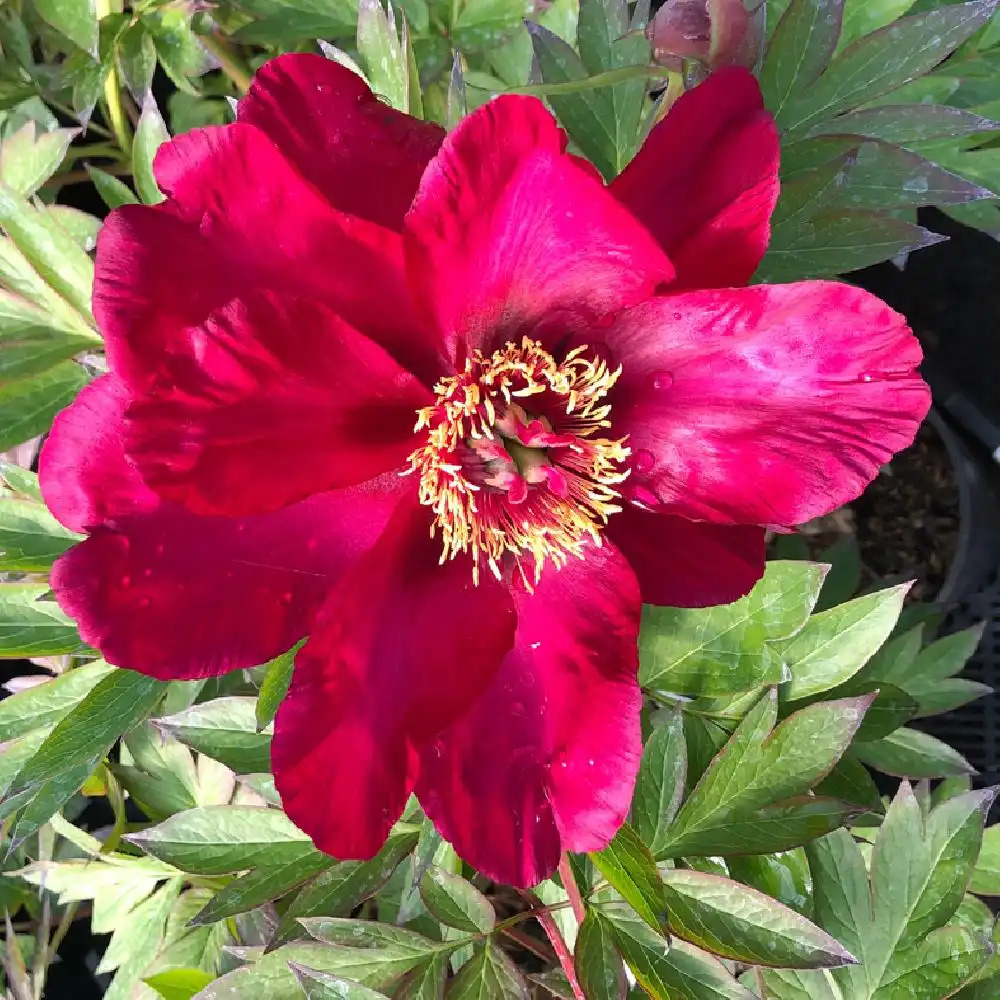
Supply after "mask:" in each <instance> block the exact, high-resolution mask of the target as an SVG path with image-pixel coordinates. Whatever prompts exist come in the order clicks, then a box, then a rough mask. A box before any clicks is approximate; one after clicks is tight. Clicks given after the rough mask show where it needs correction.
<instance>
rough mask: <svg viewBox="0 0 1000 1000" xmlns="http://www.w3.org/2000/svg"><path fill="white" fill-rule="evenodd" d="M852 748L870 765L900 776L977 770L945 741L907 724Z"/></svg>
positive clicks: (947, 775)
mask: <svg viewBox="0 0 1000 1000" xmlns="http://www.w3.org/2000/svg"><path fill="white" fill-rule="evenodd" d="M854 752H855V753H856V754H857V756H858V757H859V758H860V759H861V760H862V761H864V763H866V764H867V765H868V766H869V767H874V768H875V769H876V770H877V771H882V772H883V773H884V774H892V775H895V776H896V777H899V778H946V777H949V776H950V775H960V774H975V772H976V769H975V768H974V767H973V766H972V765H971V764H970V763H969V762H968V761H967V760H966V759H965V758H964V757H963V756H962V755H961V754H960V753H959V752H958V751H957V750H953V749H952V748H951V747H950V746H948V744H947V743H942V742H941V741H940V740H939V739H937V738H936V737H934V736H930V735H929V734H927V733H922V732H920V731H919V730H917V729H908V728H906V727H903V728H901V729H897V730H895V732H892V733H890V734H889V735H888V736H884V737H883V738H882V739H880V740H876V741H875V742H873V743H859V744H858V745H857V746H856V747H855V748H854Z"/></svg>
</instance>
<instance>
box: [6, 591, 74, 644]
mask: <svg viewBox="0 0 1000 1000" xmlns="http://www.w3.org/2000/svg"><path fill="white" fill-rule="evenodd" d="M48 591H49V588H48V587H46V586H44V585H43V586H37V585H35V584H25V583H6V584H0V657H25V658H27V657H32V656H57V655H58V654H59V653H71V652H73V651H74V650H77V649H79V648H80V637H79V636H78V635H77V632H76V626H75V625H74V624H73V622H72V621H71V619H69V618H68V617H67V616H66V615H64V614H63V612H62V611H60V610H59V606H58V605H57V604H56V603H55V602H54V601H51V600H42V598H43V597H44V596H45V595H46V594H47V593H48Z"/></svg>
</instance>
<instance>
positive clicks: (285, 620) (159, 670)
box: [40, 375, 412, 678]
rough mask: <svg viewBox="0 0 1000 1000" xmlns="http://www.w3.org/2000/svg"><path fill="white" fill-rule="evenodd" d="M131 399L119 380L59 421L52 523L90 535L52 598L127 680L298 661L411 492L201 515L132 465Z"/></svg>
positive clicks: (379, 489)
mask: <svg viewBox="0 0 1000 1000" xmlns="http://www.w3.org/2000/svg"><path fill="white" fill-rule="evenodd" d="M128 398H129V397H128V393H127V392H126V391H125V389H124V388H123V386H122V384H121V383H120V382H119V381H118V380H117V379H116V378H115V377H114V376H111V375H107V376H104V377H103V378H100V379H98V380H97V381H96V382H93V383H91V384H90V385H89V386H87V387H86V388H85V389H84V390H83V391H82V392H81V393H80V395H79V396H78V397H77V399H76V401H75V402H74V403H73V404H72V405H71V406H69V407H68V408H67V409H65V410H63V411H62V413H60V414H59V415H58V416H57V417H56V420H55V422H54V424H53V427H52V433H51V434H50V436H49V439H48V441H46V443H45V447H44V449H43V451H42V458H41V464H40V481H41V486H42V492H43V495H44V497H45V500H46V503H47V504H48V505H49V506H50V508H51V509H52V511H53V513H54V514H55V515H56V516H57V517H58V518H59V519H60V520H61V521H62V522H63V523H64V524H66V525H67V526H68V527H71V528H74V529H76V530H78V531H83V530H89V531H90V535H89V537H88V538H87V539H85V540H84V541H83V542H81V543H80V544H79V545H76V546H74V547H73V548H72V549H70V550H69V551H68V552H66V553H65V554H64V555H62V556H61V557H60V558H59V559H58V560H57V562H56V564H55V567H54V568H53V571H52V588H53V590H54V592H55V595H56V598H57V600H58V601H59V604H60V606H61V607H62V608H63V610H64V611H66V613H67V614H69V615H71V616H72V617H73V618H75V619H77V621H78V623H79V625H80V634H81V636H82V637H83V639H84V641H86V642H88V643H90V644H91V645H92V646H95V647H97V648H98V649H100V650H101V652H102V653H103V654H104V655H105V656H106V657H107V659H108V660H109V661H110V662H112V663H115V664H117V665H119V666H123V667H131V668H132V669H134V670H139V671H141V672H142V673H147V674H151V675H152V676H154V677H162V678H173V677H204V676H208V675H210V674H217V673H221V672H223V671H226V670H230V669H233V668H236V667H250V666H254V665H256V664H258V663H264V662H265V661H267V660H269V659H271V657H273V656H275V655H277V654H278V653H280V652H282V651H283V650H285V649H288V648H289V647H290V646H292V645H294V643H295V642H296V641H298V640H299V639H301V638H302V636H304V635H305V634H306V632H307V631H308V626H309V622H310V620H311V616H312V615H313V613H314V612H315V610H316V608H317V607H318V606H319V604H320V603H321V602H322V600H323V599H324V597H325V595H326V594H327V592H328V591H329V589H330V588H331V587H332V586H333V584H334V583H335V582H336V580H337V579H338V577H339V575H340V574H341V573H342V572H343V571H344V569H345V568H346V567H347V566H348V565H349V564H350V563H351V562H352V561H353V560H354V559H355V558H356V557H357V556H358V555H360V554H361V553H362V552H364V551H366V550H367V548H368V547H369V546H370V545H371V544H372V543H373V542H374V541H375V539H376V538H377V537H378V534H379V533H380V532H381V530H382V528H383V526H384V525H385V523H386V521H387V520H388V517H389V514H390V512H391V510H392V508H393V507H394V506H395V504H396V503H397V502H398V498H399V495H400V492H401V491H402V490H405V489H412V487H410V486H409V484H408V483H407V482H406V481H405V480H401V479H400V478H399V477H398V476H395V475H389V476H386V477H383V478H382V479H380V480H376V481H374V482H372V483H368V484H365V485H364V486H359V487H357V488H355V489H351V490H345V491H340V492H337V493H327V494H323V495H320V496H317V497H314V498H313V499H311V500H308V501H305V502H303V503H299V504H295V505H294V506H291V507H288V508H286V509H284V510H282V511H280V512H278V513H277V514H270V515H266V516H264V517H256V518H242V519H234V518H209V517H200V516H198V515H194V514H189V513H187V512H186V511H183V510H181V509H179V508H177V507H175V506H173V505H171V504H166V503H162V502H161V501H160V500H159V499H158V498H157V496H156V495H155V494H154V493H152V492H151V491H150V490H149V489H148V488H147V487H145V486H144V485H143V483H142V481H141V479H140V478H139V475H138V473H137V472H136V470H135V469H134V468H133V467H132V466H130V465H129V464H128V463H127V462H126V460H125V456H124V453H123V450H122V438H123V431H124V411H125V407H126V405H127V404H128Z"/></svg>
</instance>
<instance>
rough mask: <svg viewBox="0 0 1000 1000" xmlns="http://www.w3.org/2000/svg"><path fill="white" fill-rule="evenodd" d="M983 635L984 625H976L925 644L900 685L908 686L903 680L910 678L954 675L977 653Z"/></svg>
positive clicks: (939, 677)
mask: <svg viewBox="0 0 1000 1000" xmlns="http://www.w3.org/2000/svg"><path fill="white" fill-rule="evenodd" d="M982 637H983V626H982V625H974V626H973V627H972V628H967V629H964V630H963V631H961V632H953V633H952V634H951V635H948V636H945V637H944V638H943V639H938V640H936V641H935V642H932V643H930V644H929V645H927V646H925V647H924V649H923V650H921V651H920V653H919V654H918V655H917V657H916V659H915V660H914V661H913V665H912V667H910V668H908V669H907V670H906V677H905V678H901V679H900V687H906V684H905V683H903V681H905V680H906V679H910V678H917V679H919V680H920V681H927V680H943V679H944V678H946V677H954V676H955V674H957V673H958V672H959V671H960V670H961V669H962V667H964V666H965V664H966V662H967V661H968V660H969V659H970V658H971V657H972V654H973V653H975V651H976V649H977V648H978V646H979V642H980V640H981V639H982ZM886 679H887V680H888V679H890V678H889V677H887V678H886Z"/></svg>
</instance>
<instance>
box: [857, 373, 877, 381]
mask: <svg viewBox="0 0 1000 1000" xmlns="http://www.w3.org/2000/svg"><path fill="white" fill-rule="evenodd" d="M858 381H859V382H874V381H875V376H874V375H872V374H871V373H870V372H865V373H864V374H863V375H859V376H858Z"/></svg>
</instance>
